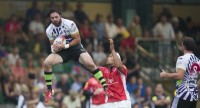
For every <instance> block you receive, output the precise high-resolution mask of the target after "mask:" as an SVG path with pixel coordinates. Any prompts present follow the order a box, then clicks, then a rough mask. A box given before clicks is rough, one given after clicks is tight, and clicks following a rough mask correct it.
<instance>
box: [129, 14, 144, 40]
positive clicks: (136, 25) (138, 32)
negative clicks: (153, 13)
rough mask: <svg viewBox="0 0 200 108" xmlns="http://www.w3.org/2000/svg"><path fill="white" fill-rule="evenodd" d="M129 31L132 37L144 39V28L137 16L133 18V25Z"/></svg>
mask: <svg viewBox="0 0 200 108" xmlns="http://www.w3.org/2000/svg"><path fill="white" fill-rule="evenodd" d="M129 30H130V31H131V33H132V34H131V35H134V36H135V37H136V38H141V37H142V27H141V25H140V17H139V16H137V15H136V16H135V17H134V18H133V21H132V23H131V24H130V25H129Z"/></svg>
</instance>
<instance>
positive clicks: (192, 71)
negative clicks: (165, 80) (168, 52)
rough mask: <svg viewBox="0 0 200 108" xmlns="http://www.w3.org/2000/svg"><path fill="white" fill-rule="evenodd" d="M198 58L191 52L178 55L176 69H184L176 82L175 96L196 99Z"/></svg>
mask: <svg viewBox="0 0 200 108" xmlns="http://www.w3.org/2000/svg"><path fill="white" fill-rule="evenodd" d="M199 66H200V64H199V59H198V58H197V57H196V56H195V55H194V54H192V53H186V54H185V55H183V56H180V57H178V59H177V62H176V69H178V68H181V69H183V70H185V75H184V77H183V79H182V80H178V81H177V82H176V97H179V98H182V99H183V100H188V101H197V100H198V89H197V77H198V74H199V71H200V70H199V69H200V68H199Z"/></svg>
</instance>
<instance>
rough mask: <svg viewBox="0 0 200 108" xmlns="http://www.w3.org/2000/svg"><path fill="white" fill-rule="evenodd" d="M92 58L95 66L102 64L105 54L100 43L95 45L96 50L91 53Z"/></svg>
mask: <svg viewBox="0 0 200 108" xmlns="http://www.w3.org/2000/svg"><path fill="white" fill-rule="evenodd" d="M92 57H93V60H94V62H95V64H96V65H97V66H102V65H104V64H105V61H106V58H107V56H106V54H105V53H104V48H103V45H102V44H99V45H98V47H97V51H94V52H93V53H92Z"/></svg>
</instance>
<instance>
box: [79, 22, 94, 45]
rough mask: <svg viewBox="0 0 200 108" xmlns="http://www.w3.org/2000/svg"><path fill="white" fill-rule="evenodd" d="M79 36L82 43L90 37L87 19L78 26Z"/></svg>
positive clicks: (90, 30)
mask: <svg viewBox="0 0 200 108" xmlns="http://www.w3.org/2000/svg"><path fill="white" fill-rule="evenodd" d="M79 30H80V34H81V38H82V40H83V41H86V40H87V39H89V38H90V37H91V34H92V28H91V26H90V22H89V20H88V19H85V20H84V21H83V23H82V24H81V25H80V29H79Z"/></svg>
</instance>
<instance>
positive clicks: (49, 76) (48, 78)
mask: <svg viewBox="0 0 200 108" xmlns="http://www.w3.org/2000/svg"><path fill="white" fill-rule="evenodd" d="M44 78H45V80H46V85H47V89H48V90H52V72H44Z"/></svg>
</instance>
